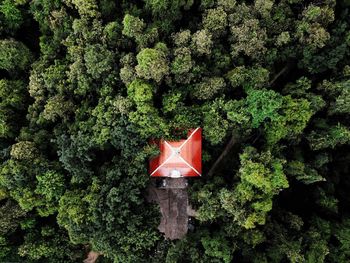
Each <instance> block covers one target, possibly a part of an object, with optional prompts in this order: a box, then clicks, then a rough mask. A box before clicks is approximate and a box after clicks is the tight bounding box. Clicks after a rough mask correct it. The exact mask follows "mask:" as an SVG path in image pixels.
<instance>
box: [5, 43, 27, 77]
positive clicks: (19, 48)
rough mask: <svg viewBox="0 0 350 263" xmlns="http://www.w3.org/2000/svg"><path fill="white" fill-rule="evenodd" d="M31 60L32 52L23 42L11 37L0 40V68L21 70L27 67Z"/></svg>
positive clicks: (12, 70) (10, 70)
mask: <svg viewBox="0 0 350 263" xmlns="http://www.w3.org/2000/svg"><path fill="white" fill-rule="evenodd" d="M32 60H33V55H32V53H31V52H30V50H29V49H28V48H27V47H26V46H25V45H24V44H23V43H21V42H18V41H15V40H12V39H4V40H1V41H0V69H5V70H7V71H9V72H14V71H15V70H19V71H23V70H26V69H28V66H30V63H31V62H32Z"/></svg>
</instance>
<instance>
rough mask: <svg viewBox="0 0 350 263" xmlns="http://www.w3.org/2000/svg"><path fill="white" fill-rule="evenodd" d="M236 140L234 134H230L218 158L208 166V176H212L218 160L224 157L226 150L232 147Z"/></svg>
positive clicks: (218, 162)
mask: <svg viewBox="0 0 350 263" xmlns="http://www.w3.org/2000/svg"><path fill="white" fill-rule="evenodd" d="M236 142H237V140H236V136H235V134H233V135H232V137H231V139H230V141H229V142H228V144H227V145H226V147H225V149H224V150H223V151H222V153H221V154H220V156H219V158H217V159H216V161H215V163H214V164H213V165H212V167H211V168H210V170H209V172H208V174H207V175H208V176H212V175H213V174H214V172H215V170H216V168H217V166H218V165H219V164H220V162H221V161H222V159H224V158H225V156H226V155H227V154H228V152H229V151H230V150H231V149H232V147H233V146H234V145H235V144H236Z"/></svg>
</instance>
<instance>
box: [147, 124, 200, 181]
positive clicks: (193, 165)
mask: <svg viewBox="0 0 350 263" xmlns="http://www.w3.org/2000/svg"><path fill="white" fill-rule="evenodd" d="M157 144H158V146H159V149H160V155H159V156H157V157H156V158H154V159H151V160H150V174H151V176H154V177H174V178H177V177H195V176H201V175H202V129H201V128H197V129H193V130H190V131H189V132H188V136H187V139H186V140H179V141H165V140H160V141H158V142H157Z"/></svg>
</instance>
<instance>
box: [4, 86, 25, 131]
mask: <svg viewBox="0 0 350 263" xmlns="http://www.w3.org/2000/svg"><path fill="white" fill-rule="evenodd" d="M0 98H1V100H0V138H13V137H15V135H16V133H17V132H18V131H19V129H20V124H21V123H23V121H24V118H23V115H22V114H23V112H25V110H26V104H27V98H26V87H25V84H24V83H23V82H22V81H20V80H16V81H10V80H6V79H2V80H0Z"/></svg>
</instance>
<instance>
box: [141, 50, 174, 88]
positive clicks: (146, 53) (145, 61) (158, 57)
mask: <svg viewBox="0 0 350 263" xmlns="http://www.w3.org/2000/svg"><path fill="white" fill-rule="evenodd" d="M159 44H161V43H159ZM136 58H137V63H138V64H137V66H136V73H137V75H138V76H139V77H141V78H145V79H147V80H148V79H153V80H155V81H156V82H160V81H161V80H162V79H163V78H164V76H165V75H167V74H168V72H169V66H168V61H167V58H166V53H165V52H164V51H163V50H161V49H157V48H145V49H142V50H141V51H140V53H138V54H137V56H136Z"/></svg>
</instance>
